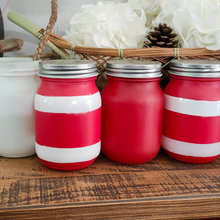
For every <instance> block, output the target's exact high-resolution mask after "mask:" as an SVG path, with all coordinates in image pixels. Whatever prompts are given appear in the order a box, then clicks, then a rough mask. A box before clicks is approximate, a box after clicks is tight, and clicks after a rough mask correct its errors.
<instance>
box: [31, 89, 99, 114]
mask: <svg viewBox="0 0 220 220" xmlns="http://www.w3.org/2000/svg"><path fill="white" fill-rule="evenodd" d="M100 107H101V96H100V93H99V92H97V93H95V94H92V95H85V96H59V97H57V96H42V95H39V94H36V96H35V109H36V110H37V111H40V112H49V113H76V114H77V113H86V112H90V111H94V110H96V109H98V108H100Z"/></svg>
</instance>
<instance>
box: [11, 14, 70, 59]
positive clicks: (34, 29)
mask: <svg viewBox="0 0 220 220" xmlns="http://www.w3.org/2000/svg"><path fill="white" fill-rule="evenodd" d="M7 17H8V19H9V20H10V21H12V22H13V23H15V24H17V25H18V26H20V27H21V28H23V29H24V30H26V31H28V32H29V33H30V34H32V35H33V36H35V37H36V38H38V39H41V38H42V37H43V35H42V34H41V33H40V30H42V28H41V27H40V26H38V25H36V24H34V23H32V22H30V21H28V20H27V19H25V18H23V17H22V16H20V15H19V14H17V13H15V12H12V11H11V12H9V13H8V15H7ZM47 46H48V47H50V48H51V49H52V50H53V51H54V52H55V53H57V54H58V55H59V56H61V57H62V58H63V59H70V57H69V56H68V55H67V54H66V53H64V52H63V51H62V50H60V49H59V48H58V47H57V46H55V45H54V44H53V43H52V42H50V41H49V40H48V41H47Z"/></svg>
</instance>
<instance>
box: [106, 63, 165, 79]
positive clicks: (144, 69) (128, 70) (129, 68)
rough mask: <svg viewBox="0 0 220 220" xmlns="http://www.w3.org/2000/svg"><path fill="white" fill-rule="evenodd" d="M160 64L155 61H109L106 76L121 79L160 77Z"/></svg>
mask: <svg viewBox="0 0 220 220" xmlns="http://www.w3.org/2000/svg"><path fill="white" fill-rule="evenodd" d="M161 66H162V64H161V63H160V62H157V61H144V60H130V59H126V60H111V61H107V64H106V75H110V76H116V77H123V78H155V77H160V76H161V75H162V74H161Z"/></svg>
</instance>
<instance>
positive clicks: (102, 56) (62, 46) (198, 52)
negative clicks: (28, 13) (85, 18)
mask: <svg viewBox="0 0 220 220" xmlns="http://www.w3.org/2000/svg"><path fill="white" fill-rule="evenodd" d="M51 5H52V12H51V17H50V21H49V24H48V26H47V29H46V31H45V30H44V29H43V28H41V27H39V26H37V25H35V24H33V23H31V22H30V21H27V20H26V19H24V18H22V17H21V16H19V15H17V14H16V13H13V12H10V13H9V14H8V18H9V19H10V20H11V21H12V22H14V23H16V24H17V25H19V26H21V27H22V28H24V29H25V30H27V31H28V32H30V33H31V34H33V35H34V36H35V37H37V38H39V39H40V40H41V42H40V44H39V47H38V49H37V51H36V54H38V58H37V59H39V58H40V56H41V55H42V52H43V49H44V46H45V45H46V44H47V45H48V46H49V47H51V49H52V50H53V51H54V52H55V53H57V54H58V55H59V57H60V58H61V59H68V58H69V56H68V52H67V51H66V50H73V51H75V52H76V53H77V54H79V55H80V56H81V58H82V59H87V60H93V61H96V62H97V68H98V72H99V75H98V77H97V86H98V87H99V88H100V89H102V88H103V86H104V85H105V83H106V78H105V77H104V76H103V73H104V72H105V66H106V62H107V61H108V60H112V59H122V58H124V59H128V58H129V59H141V60H151V61H159V62H161V63H162V64H163V65H164V64H167V63H168V62H169V61H170V60H172V59H173V58H176V57H178V58H181V59H203V60H219V61H220V50H217V51H213V50H207V49H205V48H178V50H177V49H176V48H140V49H123V50H120V49H119V50H118V49H106V48H94V47H82V46H77V45H76V46H75V45H72V44H71V43H70V42H68V41H67V40H65V39H63V38H62V37H60V36H58V35H56V34H54V33H52V29H53V27H54V24H55V22H56V19H57V13H58V10H57V7H58V6H57V0H52V1H51ZM36 54H35V55H36ZM55 58H56V56H55ZM168 70H169V65H167V66H166V67H165V68H163V70H162V73H163V76H162V78H161V80H160V84H161V87H162V88H164V87H165V86H166V84H167V82H168V81H169V74H168ZM164 82H165V83H164Z"/></svg>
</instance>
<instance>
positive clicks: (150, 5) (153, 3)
mask: <svg viewBox="0 0 220 220" xmlns="http://www.w3.org/2000/svg"><path fill="white" fill-rule="evenodd" d="M162 1H163V0H128V3H130V4H131V5H132V7H133V8H134V9H135V10H136V11H137V12H138V13H141V10H144V13H145V16H146V18H147V21H146V27H150V28H151V27H152V21H153V20H154V19H155V18H156V16H157V15H158V14H159V13H160V12H161V10H162V9H161V6H162Z"/></svg>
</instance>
